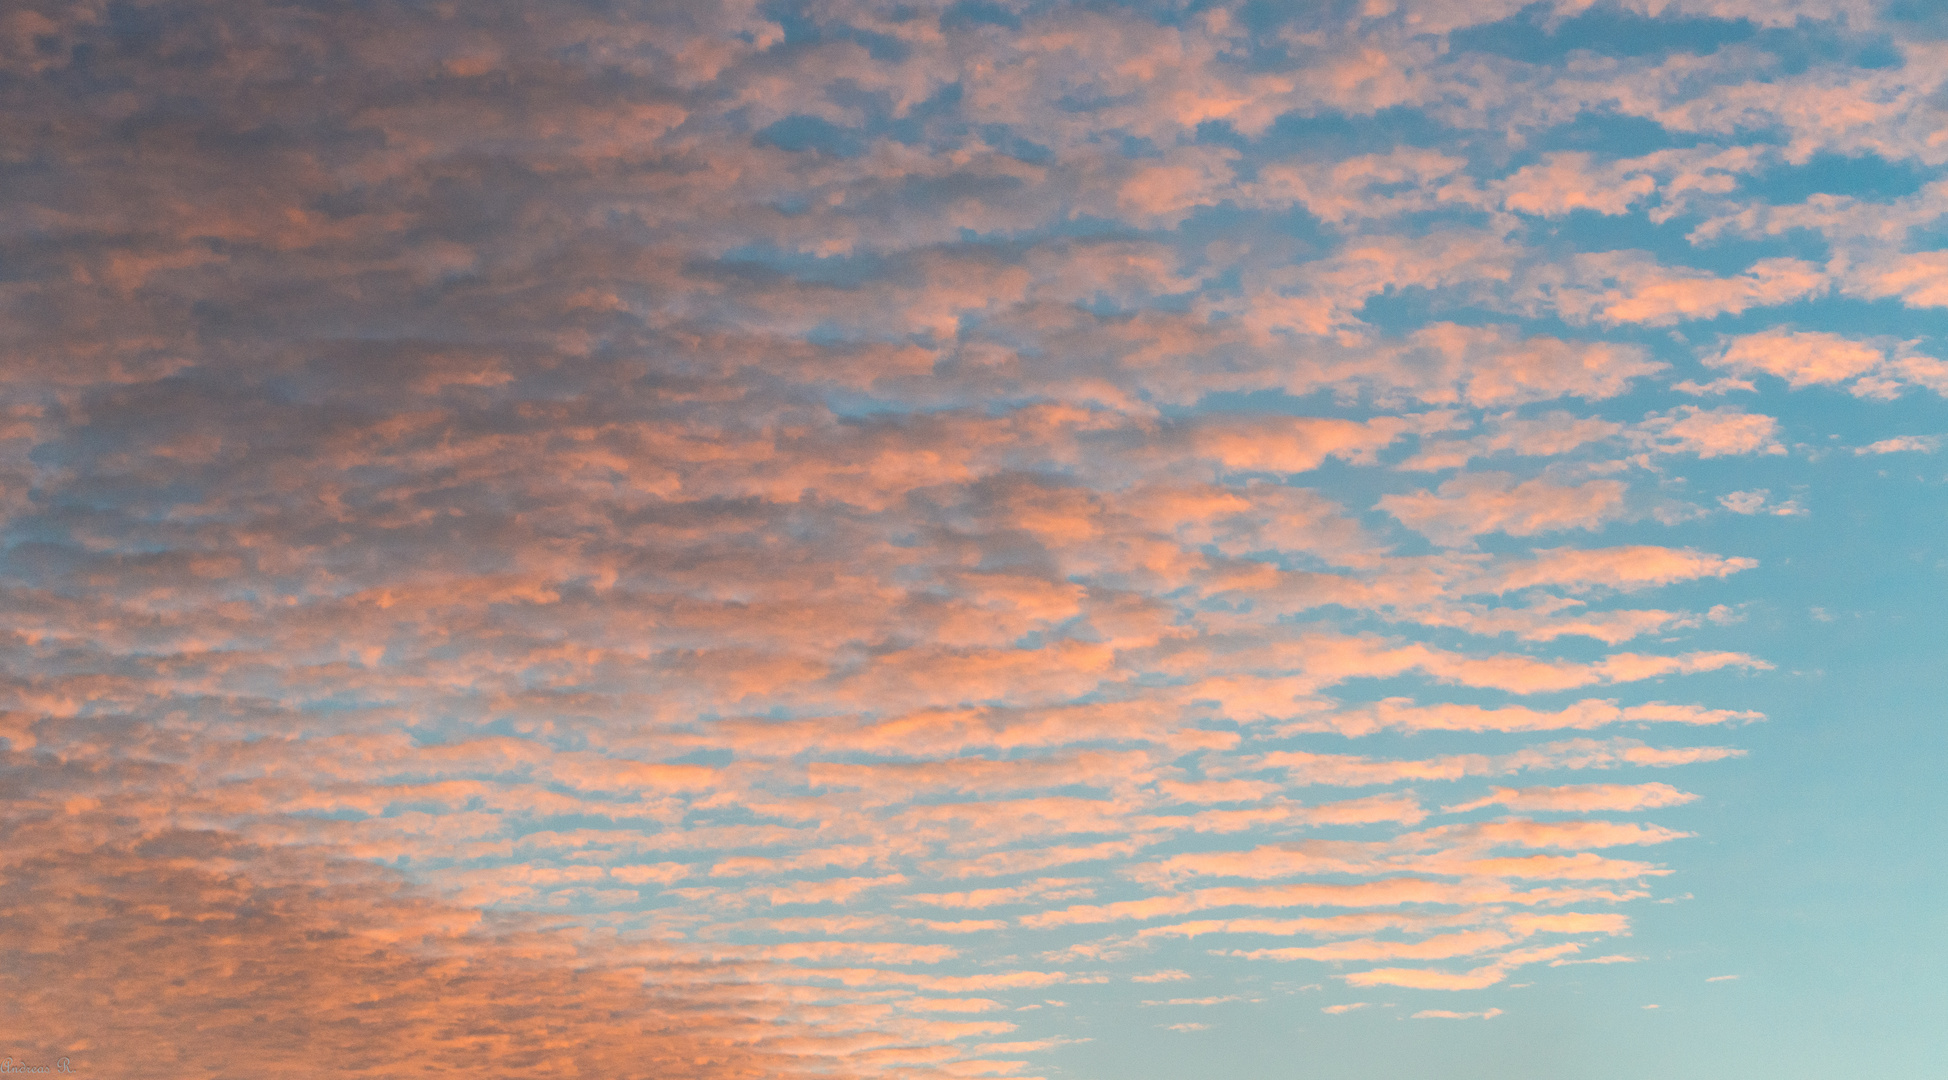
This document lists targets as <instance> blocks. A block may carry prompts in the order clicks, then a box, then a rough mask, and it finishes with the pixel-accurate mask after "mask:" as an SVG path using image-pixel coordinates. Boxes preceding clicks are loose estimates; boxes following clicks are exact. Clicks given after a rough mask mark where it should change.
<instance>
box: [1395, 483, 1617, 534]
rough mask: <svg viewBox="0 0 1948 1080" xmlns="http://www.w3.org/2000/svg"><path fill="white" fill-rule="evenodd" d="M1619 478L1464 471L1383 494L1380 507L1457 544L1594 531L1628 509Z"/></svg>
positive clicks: (1419, 529)
mask: <svg viewBox="0 0 1948 1080" xmlns="http://www.w3.org/2000/svg"><path fill="white" fill-rule="evenodd" d="M1625 490H1626V487H1625V485H1624V484H1623V483H1622V482H1621V481H1617V480H1590V481H1586V482H1584V483H1581V484H1558V483H1554V482H1552V481H1550V480H1547V479H1545V478H1542V477H1537V478H1535V479H1532V480H1520V479H1517V478H1516V477H1515V476H1514V475H1512V474H1510V473H1503V472H1488V473H1464V474H1462V475H1461V476H1457V477H1455V478H1454V479H1452V480H1449V481H1447V482H1445V483H1443V484H1442V485H1441V486H1440V488H1439V490H1438V493H1436V492H1428V491H1424V490H1423V491H1416V492H1413V493H1411V494H1407V495H1383V496H1381V497H1380V500H1379V504H1378V505H1379V507H1380V509H1382V510H1385V511H1386V512H1387V513H1389V514H1392V515H1393V516H1394V517H1397V518H1399V519H1400V521H1401V523H1402V524H1404V525H1406V526H1407V527H1408V528H1410V529H1413V530H1414V531H1416V532H1419V533H1421V534H1423V535H1425V536H1427V537H1428V538H1429V539H1431V540H1434V541H1435V542H1436V543H1440V544H1444V545H1447V546H1458V545H1461V544H1465V543H1468V542H1469V541H1470V540H1471V539H1472V538H1474V537H1476V536H1480V535H1482V534H1484V533H1493V532H1504V533H1507V534H1508V535H1510V536H1534V535H1535V534H1537V533H1545V532H1559V531H1561V530H1564V529H1583V530H1587V531H1596V530H1598V529H1600V528H1602V527H1603V525H1605V524H1606V523H1608V522H1611V521H1614V520H1617V519H1619V518H1621V517H1623V516H1625V514H1626V513H1628V511H1627V509H1626V508H1625V506H1624V493H1625Z"/></svg>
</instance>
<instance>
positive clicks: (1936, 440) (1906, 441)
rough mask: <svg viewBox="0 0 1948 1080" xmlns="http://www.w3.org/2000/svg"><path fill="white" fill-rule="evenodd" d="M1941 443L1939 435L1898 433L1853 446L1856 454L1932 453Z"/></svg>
mask: <svg viewBox="0 0 1948 1080" xmlns="http://www.w3.org/2000/svg"><path fill="white" fill-rule="evenodd" d="M1940 445H1941V436H1939V435H1896V436H1895V437H1893V438H1891V439H1881V440H1878V441H1876V442H1871V443H1868V444H1867V445H1866V446H1856V447H1854V448H1853V452H1854V453H1855V454H1906V453H1915V454H1932V453H1934V452H1935V450H1936V449H1937V448H1939V447H1940Z"/></svg>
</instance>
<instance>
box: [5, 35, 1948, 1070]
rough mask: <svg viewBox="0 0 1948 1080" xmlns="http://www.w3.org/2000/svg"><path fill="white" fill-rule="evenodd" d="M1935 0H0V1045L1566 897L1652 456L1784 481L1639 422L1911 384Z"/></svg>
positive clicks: (820, 977)
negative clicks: (7, 1)
mask: <svg viewBox="0 0 1948 1080" xmlns="http://www.w3.org/2000/svg"><path fill="white" fill-rule="evenodd" d="M1944 29H1948V27H1943V26H1938V25H1934V24H1931V23H1929V22H1927V21H1926V20H1925V19H1920V18H1917V17H1915V16H1913V15H1911V14H1906V15H1904V14H1901V13H1899V12H1896V13H1894V14H1886V15H1884V14H1883V13H1881V12H1880V11H1879V10H1878V8H1877V7H1876V6H1875V5H1873V4H1869V3H1865V2H1858V3H1856V2H1834V3H1822V2H1818V0H1806V2H1789V0H1698V2H1691V0H1684V2H1677V3H1646V2H1639V0H1630V2H1626V3H1621V4H1598V5H1588V4H1582V3H1574V2H1568V0H1565V2H1562V3H1558V4H1554V5H1550V4H1546V3H1545V4H1536V5H1528V6H1524V5H1522V4H1519V3H1514V2H1504V3H1488V2H1482V0H1467V2H1462V0H1427V2H1423V3H1412V2H1410V3H1400V4H1395V3H1392V2H1391V0H1365V2H1363V3H1328V4H1305V5H1290V10H1286V9H1285V8H1284V7H1283V6H1280V5H1271V6H1251V5H1245V6H1240V7H1236V8H1233V7H1230V6H1225V5H1218V4H1210V5H1205V4H1195V5H1174V4H1158V5H1130V6H1124V5H1081V4H1074V5H1071V4H1043V3H1016V2H1000V3H971V2H967V3H956V4H952V5H935V4H913V3H899V4H892V3H884V4H881V3H873V2H850V0H820V2H809V3H793V4H786V3H780V4H769V5H757V4H748V3H732V2H726V3H710V4H697V3H678V2H671V3H660V2H650V3H616V4H610V3H595V2H589V3H576V2H569V0H560V2H546V3H525V4H513V3H472V4H442V3H404V2H393V0H374V2H371V3H364V4H358V5H324V4H320V5H304V4H282V5H278V4H251V5H229V4H224V3H222V2H207V3H205V2H183V3H168V4H161V3H155V4H150V3H98V2H87V0H83V2H59V3H56V2H46V3H37V2H34V0H24V2H21V3H15V4H12V5H9V6H8V8H7V13H6V14H5V15H4V16H0V147H3V148H4V149H3V150H0V155H4V156H3V157H0V169H3V170H4V172H3V173H0V178H3V181H4V189H3V190H4V191H5V195H4V196H0V243H3V244H4V248H0V251H4V257H3V259H0V261H3V262H4V265H5V267H6V272H5V277H4V280H0V310H3V311H4V317H3V318H0V335H4V339H3V340H0V357H3V358H4V359H0V407H3V408H4V414H0V514H4V518H5V526H4V528H5V540H4V543H5V548H4V554H0V589H4V598H5V599H4V604H5V606H6V609H7V610H8V612H9V616H8V619H7V627H6V629H7V631H8V633H7V634H6V635H5V637H4V638H0V648H4V650H5V662H4V673H3V674H0V678H4V682H0V697H3V698H4V700H0V708H4V710H5V711H4V713H0V738H4V740H5V745H6V748H7V752H6V756H5V765H4V776H5V780H6V796H5V804H4V806H5V810H4V813H5V830H6V831H5V836H6V842H5V844H4V848H3V850H4V856H0V858H4V862H5V865H4V870H3V871H0V873H4V876H5V879H6V880H7V882H8V883H9V890H8V898H7V899H6V900H5V901H4V907H5V911H4V919H0V927H4V933H5V942H4V946H0V948H4V953H5V956H6V968H5V977H6V979H7V980H8V981H10V982H13V983H15V984H17V985H16V989H14V990H10V991H9V997H10V1000H13V1001H16V1002H23V1003H24V1005H23V1006H22V1008H24V1010H25V1011H24V1012H22V1013H20V1014H19V1016H20V1017H24V1018H25V1019H26V1020H27V1022H26V1023H25V1024H24V1025H23V1026H22V1027H21V1029H20V1030H21V1031H23V1032H26V1033H27V1034H26V1037H25V1038H24V1039H23V1040H22V1041H20V1042H18V1043H16V1044H14V1045H13V1046H11V1047H9V1048H0V1049H8V1050H10V1051H11V1052H13V1053H16V1054H18V1055H21V1056H22V1057H23V1058H24V1059H26V1060H30V1061H38V1060H41V1059H43V1058H53V1057H56V1056H60V1055H68V1056H70V1057H72V1058H73V1060H74V1061H75V1062H76V1063H77V1064H78V1065H82V1064H85V1066H86V1072H87V1074H88V1075H92V1076H100V1077H118V1076H128V1077H138V1076H154V1075H159V1074H158V1073H157V1072H156V1071H155V1070H156V1068H157V1062H163V1061H166V1062H168V1064H169V1075H180V1076H232V1075H237V1076H241V1075H250V1076H264V1077H282V1076H289V1077H298V1076H311V1075H323V1074H332V1075H353V1076H365V1075H369V1076H397V1075H407V1074H409V1073H410V1074H412V1075H421V1074H424V1075H483V1074H484V1072H486V1071H493V1070H508V1071H513V1070H516V1069H533V1068H541V1067H542V1066H543V1065H544V1064H545V1065H546V1067H547V1068H548V1069H549V1070H550V1071H552V1072H556V1073H559V1074H561V1075H581V1076H590V1077H595V1076H600V1077H623V1076H655V1077H679V1076H695V1077H698V1078H729V1077H746V1076H778V1075H786V1074H789V1073H792V1072H794V1071H798V1070H811V1071H821V1072H829V1073H830V1074H833V1075H878V1076H898V1077H916V1078H917V1077H945V1076H973V1075H999V1076H1030V1075H1039V1074H1040V1073H1039V1072H1038V1070H1041V1069H1044V1066H1041V1065H1038V1064H1036V1062H1037V1061H1038V1060H1041V1059H1040V1057H1039V1055H1041V1054H1043V1053H1044V1052H1046V1051H1049V1050H1051V1049H1052V1048H1055V1047H1059V1046H1062V1045H1065V1044H1067V1043H1072V1042H1073V1041H1074V1040H1075V1039H1077V1038H1081V1037H1082V1036H1080V1035H1078V1034H1077V1032H1078V1031H1080V1030H1082V1028H1081V1026H1078V1025H1077V1024H1072V1023H1070V1022H1068V1021H1065V1020H1063V1019H1062V1017H1063V1016H1064V1015H1070V1014H1064V1013H1063V1012H1062V1010H1063V1009H1064V1008H1065V1007H1069V1006H1065V1001H1064V999H1065V998H1067V997H1070V996H1073V994H1074V993H1075V992H1077V991H1078V990H1081V989H1086V988H1089V987H1096V986H1126V985H1128V984H1130V982H1131V980H1132V979H1134V980H1135V982H1136V983H1137V984H1139V985H1138V987H1137V989H1138V990H1139V991H1140V994H1141V995H1145V1000H1150V999H1151V998H1154V999H1155V1001H1156V1002H1157V1005H1156V1007H1157V1008H1158V1009H1161V1010H1175V1011H1172V1012H1171V1013H1170V1016H1169V1017H1168V1019H1170V1020H1173V1021H1174V1020H1184V1014H1185V1010H1187V1009H1191V1008H1192V1007H1194V1006H1196V1005H1198V1004H1199V1003H1214V1002H1222V1001H1228V1000H1232V999H1233V998H1232V997H1231V996H1227V995H1232V994H1233V990H1232V989H1231V988H1229V987H1228V985H1227V978H1228V973H1232V972H1236V971H1241V970H1246V969H1248V968H1253V967H1254V966H1257V967H1262V966H1265V965H1274V966H1280V965H1282V968H1281V972H1282V973H1281V974H1280V975H1279V976H1278V977H1279V978H1287V977H1289V978H1290V979H1291V980H1292V981H1291V986H1292V987H1297V986H1298V984H1299V983H1301V982H1303V983H1306V984H1308V985H1312V986H1317V987H1323V988H1324V989H1323V990H1319V989H1309V990H1305V991H1303V992H1304V993H1306V994H1310V995H1311V996H1310V997H1308V998H1307V999H1306V1000H1307V1001H1308V1002H1309V1003H1310V1002H1316V1005H1314V1004H1308V1005H1307V1008H1308V1009H1309V1010H1315V1011H1316V1009H1318V1008H1324V1009H1325V1011H1326V1012H1327V1013H1328V1014H1331V1015H1338V1014H1340V1013H1343V1012H1346V1011H1349V1010H1351V1009H1353V1008H1358V1007H1364V1006H1366V1005H1367V1004H1368V1003H1366V1002H1353V1001H1351V1000H1350V997H1351V996H1352V995H1354V994H1357V993H1362V992H1369V991H1366V990H1365V989H1364V988H1373V987H1378V988H1384V989H1385V992H1387V993H1391V994H1394V995H1395V998H1394V999H1393V1000H1398V1001H1403V1002H1418V1003H1421V1004H1415V1005H1413V1006H1412V1007H1413V1008H1416V1009H1420V1010H1421V1011H1420V1012H1418V1013H1415V1014H1414V1015H1415V1016H1416V1017H1419V1018H1425V1019H1456V1018H1471V1017H1472V1018H1482V1017H1494V1016H1497V1015H1500V1014H1501V1012H1502V1009H1503V1007H1505V1006H1506V1005H1507V1003H1506V1002H1503V1001H1500V1000H1499V999H1496V998H1494V997H1493V994H1494V993H1495V988H1497V987H1498V986H1500V985H1502V984H1504V982H1505V980H1507V979H1508V978H1510V977H1512V976H1513V975H1515V974H1516V973H1517V972H1518V971H1535V970H1546V969H1547V967H1548V966H1549V965H1558V966H1561V965H1566V964H1573V963H1586V962H1622V961H1626V960H1631V959H1634V958H1635V955H1634V954H1631V953H1630V951H1629V949H1628V947H1627V942H1621V941H1619V939H1620V938H1622V937H1623V936H1625V935H1627V934H1628V933H1629V932H1630V928H1631V925H1632V924H1631V919H1632V911H1633V906H1634V905H1636V904H1639V903H1641V902H1645V901H1647V900H1649V899H1651V898H1654V897H1659V896H1665V895H1669V894H1670V893H1672V892H1673V891H1674V889H1681V883H1677V882H1674V881H1673V880H1671V879H1670V877H1669V876H1668V875H1669V870H1668V869H1667V868H1666V867H1664V866H1663V865H1662V864H1660V863H1659V862H1658V861H1657V860H1658V855H1659V851H1660V846H1661V845H1664V844H1667V843H1682V842H1685V838H1686V837H1687V836H1689V835H1690V834H1689V833H1688V832H1686V831H1683V830H1679V829H1675V828H1671V827H1668V826H1666V825H1662V824H1659V823H1658V822H1657V820H1656V819H1657V817H1658V814H1659V813H1660V812H1661V811H1664V810H1666V809H1667V808H1671V807H1677V806H1682V805H1684V804H1686V803H1689V802H1691V801H1693V800H1694V799H1695V798H1696V796H1695V795H1694V794H1693V793H1692V792H1691V791H1689V790H1687V789H1686V787H1685V785H1686V784H1687V783H1690V782H1689V781H1687V780H1686V779H1685V778H1686V777H1697V778H1698V779H1697V780H1696V782H1695V783H1692V784H1691V786H1696V785H1697V784H1708V783H1709V776H1710V773H1709V772H1708V770H1709V769H1710V768H1711V767H1712V766H1710V765H1709V764H1708V763H1710V762H1714V761H1722V760H1725V759H1727V758H1731V757H1735V756H1737V755H1739V754H1740V753H1741V749H1740V748H1739V746H1738V739H1739V735H1738V730H1739V727H1740V725H1743V724H1747V723H1750V722H1753V721H1757V720H1761V719H1763V717H1761V716H1760V715H1759V714H1758V713H1756V712H1754V711H1752V710H1750V709H1749V708H1747V707H1746V706H1745V705H1744V704H1743V703H1742V702H1741V701H1739V700H1738V698H1737V696H1736V689H1737V686H1738V685H1739V683H1738V680H1737V679H1729V678H1723V677H1713V680H1712V681H1710V682H1709V683H1708V684H1701V683H1697V682H1696V681H1695V679H1696V678H1697V677H1702V676H1704V675H1705V674H1706V673H1713V672H1716V673H1720V675H1721V676H1722V675H1724V674H1727V673H1734V672H1742V673H1746V674H1748V675H1752V676H1757V677H1763V676H1764V673H1766V672H1767V671H1768V670H1770V668H1771V666H1772V665H1771V664H1770V663H1768V661H1767V660H1766V659H1765V658H1764V657H1762V656H1757V655H1751V654H1750V653H1748V652H1747V651H1744V650H1741V649H1738V648H1735V647H1724V646H1723V645H1722V643H1721V642H1720V641H1719V640H1718V639H1717V638H1714V637H1712V636H1711V635H1712V634H1713V633H1714V632H1716V631H1717V630H1719V629H1720V628H1722V627H1725V626H1728V625H1731V624H1733V623H1735V622H1736V620H1737V619H1738V618H1739V613H1738V611H1737V610H1735V609H1734V608H1733V607H1730V606H1726V605H1723V604H1720V603H1718V602H1717V601H1716V600H1715V599H1714V594H1713V591H1712V590H1713V588H1714V587H1717V586H1719V585H1721V584H1722V583H1723V582H1725V581H1726V580H1727V579H1728V578H1730V577H1731V576H1733V575H1736V574H1739V573H1742V572H1745V571H1749V570H1751V569H1752V568H1754V567H1755V566H1756V565H1758V561H1757V560H1756V559H1755V558H1754V557H1752V556H1751V555H1750V554H1749V553H1747V552H1745V551H1741V550H1736V549H1734V548H1725V547H1717V546H1712V545H1709V544H1705V543H1704V542H1703V541H1701V540H1700V539H1699V538H1700V537H1701V536H1706V535H1707V534H1705V533H1701V532H1698V531H1697V530H1699V529H1701V528H1705V527H1707V526H1708V525H1709V524H1710V523H1711V522H1713V521H1717V520H1720V519H1726V516H1727V515H1733V516H1736V515H1761V514H1777V515H1780V516H1785V517H1790V516H1793V515H1796V514H1802V513H1804V512H1805V509H1806V508H1805V507H1804V506H1803V505H1802V504H1801V502H1799V501H1798V500H1797V499H1796V498H1795V497H1793V496H1792V495H1791V494H1790V493H1785V492H1781V493H1778V494H1775V493H1774V492H1773V491H1772V490H1770V489H1761V488H1759V487H1756V486H1754V487H1753V488H1751V489H1749V490H1748V489H1743V485H1740V486H1739V487H1736V488H1735V487H1733V486H1729V485H1728V486H1724V487H1722V488H1708V487H1706V482H1691V481H1687V480H1685V479H1684V478H1683V476H1681V475H1680V473H1679V472H1678V471H1677V470H1682V469H1689V468H1691V467H1692V466H1693V465H1695V464H1697V463H1699V462H1706V461H1717V460H1719V459H1725V460H1736V461H1741V462H1743V461H1761V460H1763V459H1768V458H1780V457H1789V456H1791V455H1792V454H1793V453H1795V452H1796V451H1794V450H1793V447H1794V446H1795V445H1796V444H1795V439H1797V438H1802V437H1803V436H1802V435H1798V434H1796V433H1794V432H1793V431H1791V430H1789V429H1788V427H1787V425H1785V424H1784V423H1782V422H1781V421H1780V420H1778V419H1775V417H1774V415H1773V413H1774V412H1776V411H1777V410H1768V409H1767V408H1766V407H1765V404H1764V403H1766V402H1768V401H1772V400H1776V399H1780V398H1783V397H1785V396H1786V395H1790V394H1795V393H1799V394H1813V393H1825V394H1852V395H1854V396H1856V397H1859V398H1863V399H1868V400H1872V401H1892V400H1894V399H1898V398H1901V397H1902V396H1904V395H1928V394H1939V393H1942V392H1944V391H1948V363H1945V362H1944V361H1942V360H1940V359H1937V358H1936V356H1937V354H1939V353H1940V350H1941V343H1940V342H1939V341H1938V340H1937V339H1936V338H1935V337H1933V336H1932V333H1933V330H1932V329H1931V328H1932V327H1934V323H1933V322H1932V321H1929V320H1931V319H1932V318H1933V316H1931V315H1930V314H1929V309H1932V308H1936V307H1938V306H1941V305H1948V256H1944V255H1943V254H1942V253H1940V252H1938V251H1933V250H1930V245H1931V238H1932V237H1935V236H1938V235H1939V229H1940V228H1941V214H1942V213H1943V211H1944V210H1948V199H1945V197H1948V184H1945V183H1944V182H1943V181H1942V180H1940V179H1939V176H1940V172H1941V166H1942V165H1943V164H1944V162H1948V111H1945V110H1944V102H1945V101H1948V87H1944V85H1943V84H1944V80H1948V44H1944V42H1943V41H1942V40H1940V39H1938V37H1937V36H1936V35H1937V34H1938V33H1939V32H1941V31H1942V30H1944ZM1885 434H1886V438H1885V439H1883V440H1881V441H1877V442H1875V443H1873V444H1872V445H1863V446H1861V447H1859V448H1858V449H1859V452H1861V453H1863V454H1864V453H1875V454H1878V453H1897V452H1913V451H1927V450H1930V449H1932V448H1933V445H1934V444H1933V442H1930V441H1929V439H1928V438H1927V437H1924V436H1907V435H1904V434H1903V433H1901V432H1897V431H1889V432H1887V433H1885ZM1903 440H1906V441H1903ZM1714 475H1715V474H1714ZM1686 529H1689V530H1691V531H1689V532H1685V531H1683V530H1686ZM1701 686H1702V687H1706V688H1704V689H1699V688H1698V687H1701ZM21 884H25V885H27V886H28V887H26V888H14V887H13V886H15V885H21ZM1187 969H1188V970H1187ZM1152 983H1157V984H1168V985H1166V986H1161V987H1159V986H1151V985H1149V984H1152ZM1166 991H1168V992H1166ZM1421 991H1427V992H1430V993H1431V992H1436V991H1446V992H1448V993H1447V994H1446V995H1445V996H1439V995H1435V996H1429V995H1428V994H1420V993H1419V992H1421ZM1280 992H1291V993H1299V992H1300V991H1298V990H1296V989H1288V990H1286V991H1280ZM1369 993H1370V992H1369ZM1417 995H1418V996H1417ZM1132 1000H1134V999H1132ZM1374 1000H1375V1001H1378V999H1377V998H1375V999H1374ZM1442 1002H1448V1003H1450V1004H1447V1005H1442ZM1422 1004H1424V1005H1425V1006H1427V1007H1426V1008H1422V1007H1421V1006H1422ZM1138 1007H1141V1006H1138ZM1051 1018H1053V1019H1051ZM1176 1026H1178V1027H1182V1028H1195V1027H1197V1026H1198V1025H1197V1024H1195V1023H1191V1022H1189V1021H1187V1020H1186V1021H1185V1022H1184V1023H1181V1024H1178V1025H1176Z"/></svg>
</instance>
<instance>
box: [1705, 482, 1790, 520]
mask: <svg viewBox="0 0 1948 1080" xmlns="http://www.w3.org/2000/svg"><path fill="white" fill-rule="evenodd" d="M1771 499H1772V493H1771V492H1770V491H1767V490H1765V489H1764V488H1760V489H1759V490H1757V491H1734V492H1731V493H1730V494H1727V495H1720V496H1719V497H1718V505H1720V506H1722V507H1724V508H1725V509H1727V510H1730V511H1731V512H1732V513H1734V514H1742V515H1745V516H1747V517H1750V516H1752V515H1754V514H1771V515H1773V516H1775V517H1794V516H1797V515H1800V514H1806V513H1810V511H1808V510H1807V509H1806V508H1805V507H1804V506H1802V505H1800V503H1799V500H1798V499H1787V500H1786V501H1784V502H1772V501H1771Z"/></svg>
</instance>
